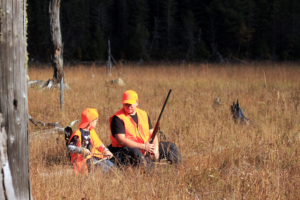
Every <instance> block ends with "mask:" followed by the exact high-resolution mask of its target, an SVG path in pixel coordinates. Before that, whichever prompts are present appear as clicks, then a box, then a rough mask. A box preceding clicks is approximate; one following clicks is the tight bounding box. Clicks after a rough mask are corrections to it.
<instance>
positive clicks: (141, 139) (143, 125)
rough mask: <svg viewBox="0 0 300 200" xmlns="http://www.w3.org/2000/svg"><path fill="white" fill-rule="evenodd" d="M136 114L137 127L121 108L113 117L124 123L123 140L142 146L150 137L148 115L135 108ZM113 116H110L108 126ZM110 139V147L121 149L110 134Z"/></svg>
mask: <svg viewBox="0 0 300 200" xmlns="http://www.w3.org/2000/svg"><path fill="white" fill-rule="evenodd" d="M136 113H137V118H138V125H137V124H136V123H135V122H134V121H133V119H132V118H131V117H130V115H129V114H128V113H126V112H125V111H124V109H123V108H122V109H121V110H119V111H118V112H117V113H116V114H114V116H117V117H118V118H120V119H121V120H122V121H123V122H124V126H125V138H127V139H130V140H132V141H134V142H137V143H142V144H143V143H146V142H148V140H149V138H150V137H151V135H150V133H149V122H148V115H147V113H146V112H145V111H143V110H141V109H138V108H136ZM114 116H112V117H111V118H110V120H109V121H110V125H111V121H112V118H113V117H114ZM110 139H111V145H112V147H122V146H121V145H119V144H118V141H117V140H116V138H114V136H113V135H112V134H111V135H110ZM141 151H142V150H141ZM142 152H144V151H142Z"/></svg>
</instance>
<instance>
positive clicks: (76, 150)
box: [67, 144, 91, 155]
mask: <svg viewBox="0 0 300 200" xmlns="http://www.w3.org/2000/svg"><path fill="white" fill-rule="evenodd" d="M67 151H68V152H69V153H75V154H85V155H90V154H91V152H90V150H88V149H86V148H83V147H76V146H75V145H73V144H69V145H68V147H67Z"/></svg>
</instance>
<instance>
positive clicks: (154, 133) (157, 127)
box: [149, 89, 172, 144]
mask: <svg viewBox="0 0 300 200" xmlns="http://www.w3.org/2000/svg"><path fill="white" fill-rule="evenodd" d="M171 92H172V89H170V90H169V93H168V96H167V98H166V100H165V103H164V105H163V107H162V109H161V112H160V114H159V117H158V119H157V122H156V124H155V127H154V129H153V132H152V135H151V139H150V142H149V143H150V144H152V143H153V140H154V138H155V136H156V134H157V132H158V129H159V126H160V118H161V115H162V113H163V112H164V109H165V106H166V104H167V101H168V99H169V96H170V94H171Z"/></svg>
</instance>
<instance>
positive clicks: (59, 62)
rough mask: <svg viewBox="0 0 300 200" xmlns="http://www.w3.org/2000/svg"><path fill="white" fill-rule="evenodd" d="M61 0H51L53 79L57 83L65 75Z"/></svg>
mask: <svg viewBox="0 0 300 200" xmlns="http://www.w3.org/2000/svg"><path fill="white" fill-rule="evenodd" d="M59 10H60V0H50V4H49V16H50V35H51V56H52V66H53V68H54V74H53V81H54V83H55V84H57V83H60V81H61V79H62V78H63V77H64V70H63V46H62V40H61V32H60V22H59Z"/></svg>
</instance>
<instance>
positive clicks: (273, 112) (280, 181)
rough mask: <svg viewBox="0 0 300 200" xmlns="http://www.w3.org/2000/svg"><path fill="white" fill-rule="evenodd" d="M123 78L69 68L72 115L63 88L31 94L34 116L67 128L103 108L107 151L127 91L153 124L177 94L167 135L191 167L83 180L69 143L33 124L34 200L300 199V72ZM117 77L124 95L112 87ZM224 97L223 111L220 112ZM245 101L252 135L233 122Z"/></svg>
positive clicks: (165, 120) (237, 69)
mask: <svg viewBox="0 0 300 200" xmlns="http://www.w3.org/2000/svg"><path fill="white" fill-rule="evenodd" d="M119 72H120V73H122V75H118V72H117V71H116V69H113V75H112V76H107V74H106V68H105V67H103V66H102V67H95V66H87V67H86V66H77V67H72V66H66V67H65V80H66V82H67V83H68V85H69V86H70V88H71V90H67V91H65V110H64V113H62V112H61V111H60V100H59V94H60V91H59V89H55V88H52V89H51V90H47V89H45V90H44V89H39V88H37V87H33V88H28V94H29V95H28V96H29V114H30V115H31V116H32V117H33V119H34V120H39V121H42V122H57V121H59V122H60V123H59V124H60V125H62V126H66V125H68V124H69V123H70V122H71V121H73V120H75V119H80V114H81V112H82V111H83V110H84V109H85V108H88V107H94V108H97V109H98V111H99V121H98V125H97V127H96V132H97V133H98V135H99V136H100V138H101V139H102V141H103V142H104V144H106V145H107V146H108V145H109V144H110V139H109V136H110V128H109V118H110V117H111V116H112V115H113V114H114V113H115V112H116V111H118V110H119V109H120V108H121V107H122V104H121V99H122V94H123V92H125V91H126V90H128V89H132V90H135V91H136V92H137V93H138V95H139V99H140V104H139V108H141V109H143V110H146V111H147V112H148V114H149V116H150V118H151V120H152V123H153V124H155V122H156V120H157V117H158V115H159V113H160V110H161V107H162V105H163V102H164V100H165V98H166V95H167V93H168V90H169V89H172V90H173V91H172V94H171V96H170V98H169V102H168V104H167V106H166V108H165V111H164V114H163V116H162V120H161V130H162V131H163V133H164V134H165V135H166V137H167V141H171V142H174V143H176V145H177V146H178V147H179V148H180V150H181V152H182V155H183V158H184V164H183V165H181V166H177V167H176V166H170V165H167V164H157V165H156V168H155V169H154V171H153V173H151V174H147V173H146V174H145V173H142V171H141V170H139V169H137V168H127V169H124V171H119V172H116V173H111V174H103V173H101V172H99V171H94V172H92V173H90V174H88V175H86V176H75V175H74V174H73V172H72V170H71V167H70V165H69V163H68V157H67V153H66V146H65V141H64V135H63V134H60V133H58V132H57V133H52V134H44V133H43V131H44V130H46V129H40V128H37V127H35V126H34V125H33V124H32V123H30V124H29V145H30V175H31V186H32V192H33V197H34V199H127V200H133V199H300V182H299V180H300V162H299V161H300V148H299V144H300V119H299V112H300V108H297V107H298V105H299V101H300V81H299V77H300V67H299V64H296V63H294V64H291V63H278V64H276V63H256V64H250V65H230V64H224V65H214V64H184V65H176V66H173V65H171V64H164V65H163V64H161V65H155V66H154V65H152V66H131V65H123V66H119ZM28 74H29V76H30V80H43V81H46V80H48V79H49V78H51V77H52V75H53V70H52V68H51V67H50V66H44V67H39V68H37V67H34V66H31V67H29V71H28ZM264 74H265V75H264ZM119 77H120V78H122V79H123V80H124V82H125V84H126V85H125V86H117V85H112V84H110V83H108V82H107V81H108V80H112V79H115V78H119ZM217 97H219V98H220V99H221V102H222V105H221V106H219V107H213V106H212V105H213V101H214V100H215V99H216V98H217ZM237 99H239V102H240V105H241V107H242V108H243V111H244V113H245V115H246V117H247V118H249V119H251V120H252V122H251V123H250V125H249V126H246V125H242V124H235V123H234V122H233V120H232V118H231V113H230V105H232V102H233V101H236V100H237ZM298 110H299V111H298ZM77 125H78V123H77V124H76V126H77ZM76 126H74V127H73V130H75V129H76ZM37 131H41V132H40V133H35V132H37Z"/></svg>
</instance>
